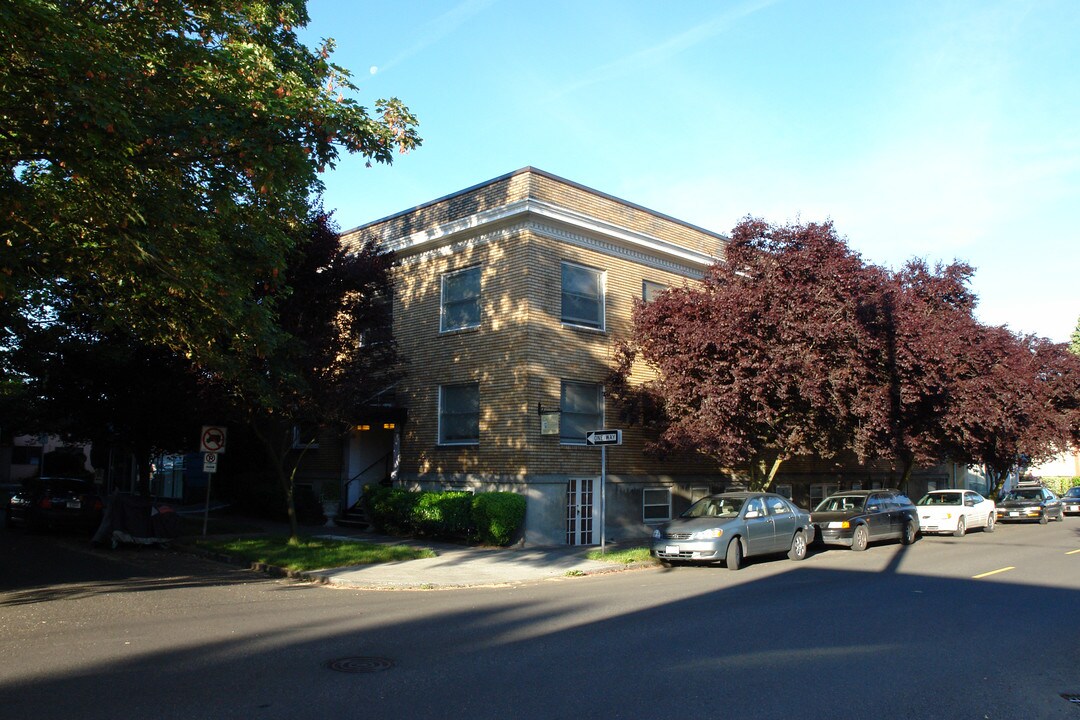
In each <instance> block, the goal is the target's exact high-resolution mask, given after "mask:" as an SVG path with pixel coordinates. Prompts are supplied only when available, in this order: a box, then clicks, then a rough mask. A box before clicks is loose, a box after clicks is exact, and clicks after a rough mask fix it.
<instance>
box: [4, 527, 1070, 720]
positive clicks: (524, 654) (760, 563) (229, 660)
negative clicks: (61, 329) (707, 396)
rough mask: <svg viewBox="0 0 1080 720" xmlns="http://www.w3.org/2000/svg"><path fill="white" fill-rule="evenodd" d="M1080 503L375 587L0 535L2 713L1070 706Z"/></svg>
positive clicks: (954, 710)
mask: <svg viewBox="0 0 1080 720" xmlns="http://www.w3.org/2000/svg"><path fill="white" fill-rule="evenodd" d="M1078 607H1080V519H1078V518H1068V519H1066V521H1065V522H1063V523H1051V524H1049V525H1046V526H1039V525H1037V524H1032V525H1008V526H1001V527H999V529H998V530H997V532H995V533H993V534H984V533H980V532H972V533H969V535H968V536H967V537H964V538H953V537H928V538H923V539H921V540H920V541H919V542H917V543H915V544H914V545H912V546H910V547H905V546H902V545H899V544H895V543H888V544H882V545H875V546H872V547H871V548H870V549H869V550H868V551H866V552H864V553H855V552H851V551H848V550H844V549H830V550H824V551H819V552H816V553H814V554H812V555H811V556H810V557H809V558H807V559H806V560H805V561H803V562H801V563H795V562H791V561H789V560H787V559H784V558H783V557H780V558H778V559H769V560H755V561H753V562H751V563H749V564H748V566H747V567H746V568H745V569H743V570H740V571H738V572H730V571H728V570H726V569H725V568H723V567H677V568H673V569H659V568H655V569H643V570H641V569H639V570H630V571H625V572H618V573H606V574H598V575H585V576H581V577H578V576H566V575H562V576H559V577H553V578H549V579H544V580H536V581H534V582H525V583H517V584H514V585H509V586H496V587H478V588H458V589H447V590H436V591H420V590H415V589H414V590H402V591H392V590H366V589H352V588H335V587H330V586H325V585H317V584H312V583H305V582H297V581H294V580H288V579H276V578H269V577H266V576H262V575H259V574H257V573H253V572H251V571H247V570H242V569H238V568H235V567H232V566H228V565H221V564H218V563H215V562H212V561H209V560H205V559H202V558H197V557H192V556H188V555H184V554H179V553H175V552H167V551H160V550H155V549H150V548H145V549H142V550H138V551H136V550H118V551H106V550H94V549H91V548H89V547H87V546H86V545H85V544H84V543H83V542H82V540H81V539H79V538H71V537H59V538H57V537H52V536H34V535H26V534H24V533H22V532H20V531H6V532H0V717H4V718H8V717H11V718H17V717H28V718H29V717H33V718H40V719H49V718H64V719H65V720H66V719H68V718H72V717H78V718H83V719H92V718H214V719H216V718H267V719H270V718H274V719H276V718H282V719H286V718H288V719H290V720H291V719H294V718H299V719H302V718H322V719H325V718H334V717H363V718H409V719H414V718H416V719H424V718H506V717H514V718H523V719H527V718H679V717H686V718H705V717H716V718H729V717H730V718H825V717H829V718H846V717H853V718H854V717H874V718H885V719H889V718H981V719H987V718H1003V719H1014V718H1025V719H1031V718H1063V719H1064V718H1069V719H1075V718H1078V717H1080V707H1078V706H1076V705H1074V704H1071V703H1070V702H1068V700H1067V699H1066V698H1065V697H1063V695H1074V694H1075V695H1080V628H1078V626H1077V625H1076V623H1075V621H1074V620H1073V618H1074V617H1075V615H1076V609H1077V608H1078Z"/></svg>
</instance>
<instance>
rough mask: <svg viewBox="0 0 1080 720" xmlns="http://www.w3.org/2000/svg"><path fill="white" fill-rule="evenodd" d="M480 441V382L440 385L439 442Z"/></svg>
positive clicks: (462, 442) (448, 443)
mask: <svg viewBox="0 0 1080 720" xmlns="http://www.w3.org/2000/svg"><path fill="white" fill-rule="evenodd" d="M479 442H480V383H465V384H462V385H442V386H440V387H439V444H440V445H476V444H478V443H479Z"/></svg>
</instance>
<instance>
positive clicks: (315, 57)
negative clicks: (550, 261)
mask: <svg viewBox="0 0 1080 720" xmlns="http://www.w3.org/2000/svg"><path fill="white" fill-rule="evenodd" d="M307 20H308V16H307V10H306V7H305V3H304V2H302V0H259V1H258V2H256V1H254V0H235V1H234V0H228V1H227V2H226V1H225V0H208V1H206V2H190V1H184V0H152V1H151V0H85V1H84V2H78V3H72V2H58V1H55V0H7V1H6V2H4V3H3V4H2V5H0V36H2V37H3V38H4V42H3V47H0V218H2V222H0V318H2V319H3V322H2V323H0V325H2V327H3V328H4V329H5V331H6V333H7V337H6V338H4V341H5V342H6V343H8V344H11V343H17V342H19V339H20V337H21V336H22V331H23V330H25V323H24V322H22V320H21V318H23V317H24V316H25V315H26V314H28V313H32V312H33V311H34V309H36V308H41V307H45V306H49V305H53V304H58V303H59V304H64V305H70V306H71V307H72V308H74V309H76V310H79V311H82V312H84V313H86V314H87V316H88V317H90V318H91V319H92V321H93V324H94V326H95V328H96V329H98V330H101V331H103V332H108V331H110V330H111V329H113V328H123V329H124V330H125V332H130V333H131V334H132V335H134V336H135V337H137V338H140V339H141V340H143V341H145V342H147V343H149V344H161V345H166V346H168V347H170V348H173V349H175V350H177V351H179V352H180V353H182V354H183V355H185V356H188V357H191V358H193V359H195V360H196V361H198V362H200V363H202V364H205V365H210V364H223V363H225V361H227V360H228V359H229V358H230V357H232V356H234V355H244V354H246V353H248V352H251V351H252V350H253V349H254V351H255V352H260V351H261V350H260V348H262V347H263V346H264V345H266V344H272V343H273V342H274V340H273V336H274V333H275V327H276V326H275V323H274V317H273V302H272V299H268V298H266V297H263V298H261V301H256V300H257V299H259V298H256V296H255V292H256V289H257V288H259V287H261V285H260V284H259V283H257V282H256V281H257V280H258V281H260V283H261V281H267V282H271V283H276V282H280V280H279V279H278V278H279V275H278V274H280V272H281V270H283V269H284V267H285V264H286V262H287V259H288V257H289V253H290V251H291V248H292V247H293V245H294V243H295V242H296V240H297V238H298V237H301V236H303V234H304V232H305V227H306V221H307V215H308V211H309V206H310V201H311V198H312V197H314V196H315V195H317V193H318V191H319V190H320V188H321V182H320V179H319V173H320V172H322V171H323V170H324V169H325V168H329V167H333V165H334V163H335V161H336V160H337V159H338V157H339V154H340V153H341V152H349V153H359V154H361V155H362V156H364V157H366V158H368V160H369V162H382V163H389V162H391V160H392V158H393V154H394V152H395V151H398V150H400V151H407V150H409V149H411V148H414V147H416V146H417V145H418V144H419V142H420V140H419V138H418V137H417V135H416V131H415V126H416V119H415V118H414V116H413V115H412V114H411V113H410V112H409V111H408V109H407V108H406V107H404V106H403V105H402V104H401V103H400V102H399V101H398V100H396V99H389V100H380V101H378V102H376V103H375V106H374V110H373V111H369V110H368V109H367V108H365V107H363V106H361V105H359V104H358V103H357V102H356V101H355V100H353V99H352V98H351V97H349V94H350V93H351V92H352V91H353V90H355V88H354V87H353V85H352V84H351V83H350V80H349V75H348V73H347V72H346V71H345V70H344V69H342V68H340V67H338V66H336V65H334V64H333V63H332V62H331V61H330V59H329V58H330V53H331V51H332V47H333V45H332V42H331V41H327V42H326V43H325V44H323V45H322V46H321V47H319V48H316V49H314V50H311V49H308V48H307V47H305V46H304V45H303V44H302V43H301V42H299V40H298V39H297V36H296V29H297V28H299V27H301V26H303V25H304V24H305V23H306V22H307Z"/></svg>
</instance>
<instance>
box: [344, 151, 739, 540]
mask: <svg viewBox="0 0 1080 720" xmlns="http://www.w3.org/2000/svg"><path fill="white" fill-rule="evenodd" d="M367 237H374V238H376V239H377V241H378V242H379V243H380V244H381V245H383V246H384V247H386V248H388V249H392V250H393V251H394V252H395V253H396V256H397V259H398V262H399V264H398V266H397V268H396V270H395V277H394V332H395V336H396V338H397V340H398V343H399V347H400V350H401V353H402V355H403V356H404V357H405V359H406V362H407V363H408V364H407V378H406V379H405V381H403V382H402V384H401V385H400V386H399V388H398V400H399V402H401V404H403V405H405V406H406V407H407V408H408V412H409V422H408V424H407V425H406V427H405V428H404V431H403V434H402V438H401V454H400V468H399V472H398V475H397V478H398V480H399V482H401V483H403V484H405V485H408V486H414V487H423V488H429V489H442V488H461V487H467V488H474V489H477V490H486V489H508V490H513V491H516V492H523V493H525V494H526V495H527V497H528V500H529V506H528V511H527V512H528V517H527V519H526V525H527V527H526V540H527V541H529V542H536V543H563V542H566V541H567V539H568V535H567V517H566V515H567V494H566V493H567V485H568V482H569V481H570V480H571V479H575V480H581V479H585V480H589V479H591V480H593V481H594V483H595V480H596V479H597V478H598V477H599V475H600V451H599V449H598V448H595V447H589V446H585V445H574V444H567V443H566V442H564V441H561V440H560V438H559V437H558V436H551V435H543V434H541V420H540V415H539V414H538V412H537V408H538V405H543V406H544V407H545V408H558V407H559V404H560V388H561V383H562V382H563V381H574V382H584V383H597V384H603V383H604V381H605V379H606V378H607V377H608V375H609V374H610V372H611V369H612V366H613V363H612V356H613V352H614V349H615V344H616V342H617V340H618V339H619V338H621V337H625V336H626V335H627V334H628V332H629V328H630V316H631V310H632V308H633V304H634V301H635V299H640V298H641V297H642V288H643V282H644V281H646V280H648V281H651V282H655V283H660V284H663V285H666V286H680V285H682V284H684V283H693V282H695V281H696V280H697V279H698V278H700V277H701V275H702V273H703V272H704V270H705V269H706V268H707V266H708V265H709V264H711V263H713V262H715V261H716V260H718V259H720V258H721V257H722V253H723V247H724V238H723V237H722V236H720V235H717V234H715V233H711V232H708V231H705V230H702V229H700V228H696V227H694V226H692V225H688V224H686V223H683V222H680V221H678V220H675V219H673V218H670V217H667V216H664V215H660V214H658V213H654V212H651V211H649V210H646V209H644V208H641V207H638V206H636V205H633V204H630V203H626V202H624V201H621V200H618V199H616V198H613V197H610V196H607V195H604V194H602V193H598V192H596V191H593V190H590V189H588V188H585V187H582V186H580V185H577V184H574V183H571V182H568V181H566V180H563V179H561V178H558V177H555V176H552V175H549V174H547V173H544V172H541V171H538V170H535V169H533V168H525V169H522V170H519V171H517V172H515V173H511V174H509V175H506V176H503V177H500V178H496V179H494V180H492V181H490V182H487V183H484V184H481V185H478V186H475V187H472V188H469V189H467V190H464V191H461V192H459V193H456V194H454V195H451V196H448V197H445V198H441V199H439V200H435V201H433V202H430V203H427V204H425V205H422V206H420V207H417V208H414V209H412V210H409V211H406V212H403V213H399V214H397V215H394V216H391V217H388V218H385V219H383V220H379V221H376V222H374V223H370V224H368V225H365V226H362V227H360V228H357V229H355V230H352V231H349V232H347V233H345V234H344V235H343V239H344V240H345V241H346V242H352V243H359V242H362V241H363V239H365V238H367ZM563 263H572V264H573V265H574V266H576V267H584V268H588V269H591V270H595V271H598V272H599V273H601V277H602V282H603V308H604V312H603V327H602V328H600V329H594V328H588V327H580V326H576V325H573V324H570V323H566V322H563V320H562V307H561V304H562V267H563ZM473 267H476V268H479V272H480V309H481V312H480V323H479V326H478V327H475V328H469V329H463V330H456V331H451V332H441V331H440V302H441V287H442V278H443V277H444V275H445V274H446V273H450V272H454V271H458V270H462V269H464V268H473ZM461 383H476V384H478V387H479V396H480V413H479V441H478V443H477V444H474V445H440V443H439V388H440V386H447V385H457V384H461ZM604 416H605V419H604V424H605V426H607V427H617V426H618V423H617V411H616V409H615V408H613V407H611V406H610V403H605V407H604ZM595 429H600V428H595ZM643 440H644V438H643V437H642V434H641V431H640V430H639V429H635V428H624V443H623V445H621V446H618V447H611V448H609V449H608V451H607V466H606V478H607V481H608V484H607V489H606V493H605V494H606V496H607V503H608V512H607V514H606V517H607V521H608V526H607V529H606V531H607V537H608V538H613V537H621V538H628V537H640V536H643V535H646V534H648V532H649V531H650V528H649V527H648V526H647V525H646V524H645V523H644V522H643V517H642V499H641V498H642V489H643V488H646V487H651V488H664V487H666V488H672V490H673V495H674V496H675V498H676V504H677V505H684V504H685V502H678V499H679V498H680V497H684V500H685V499H688V498H689V495H690V493H691V492H698V493H700V492H701V491H702V489H703V488H705V489H717V488H718V487H722V486H723V485H724V484H725V483H726V481H727V477H726V476H725V475H723V474H722V473H720V471H719V469H718V468H717V467H716V466H715V465H714V464H713V463H711V462H709V461H706V460H704V459H702V458H700V457H697V456H686V457H682V458H677V459H670V458H669V459H666V460H664V461H659V460H656V459H650V458H648V457H646V456H645V455H644V454H643V452H642V447H643ZM596 491H597V492H599V490H598V488H596ZM594 530H595V531H597V532H594V536H593V537H592V538H591V540H592V541H593V542H598V541H599V535H598V530H599V527H598V526H594Z"/></svg>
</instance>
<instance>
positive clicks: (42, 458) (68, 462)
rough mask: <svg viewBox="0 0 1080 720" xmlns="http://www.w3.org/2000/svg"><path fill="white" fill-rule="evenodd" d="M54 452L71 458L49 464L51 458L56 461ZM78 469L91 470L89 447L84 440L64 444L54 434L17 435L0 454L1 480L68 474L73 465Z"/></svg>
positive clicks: (19, 480) (12, 481) (92, 469)
mask: <svg viewBox="0 0 1080 720" xmlns="http://www.w3.org/2000/svg"><path fill="white" fill-rule="evenodd" d="M57 453H59V454H60V455H64V456H71V457H70V458H67V457H65V458H63V460H64V462H63V466H62V467H52V466H50V465H49V462H50V458H51V459H52V460H53V461H54V462H59V461H60V459H61V458H59V457H58V455H57ZM76 467H78V468H81V470H80V472H82V473H85V474H87V475H89V474H92V473H93V472H94V468H93V466H92V465H91V464H90V446H89V445H87V444H83V443H78V444H72V443H65V442H63V441H62V440H60V438H58V437H55V436H53V435H16V436H15V437H14V438H12V442H11V447H10V448H5V452H4V453H3V455H2V456H0V470H3V472H0V481H2V482H4V483H20V482H22V481H23V480H26V479H28V478H34V477H39V476H49V475H56V474H61V475H68V474H70V473H71V472H72V469H73V468H76Z"/></svg>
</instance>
